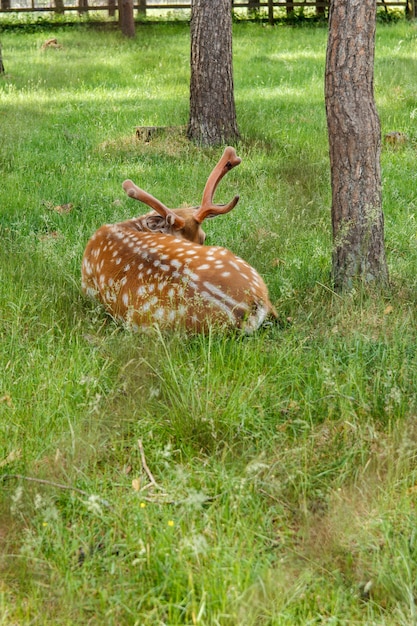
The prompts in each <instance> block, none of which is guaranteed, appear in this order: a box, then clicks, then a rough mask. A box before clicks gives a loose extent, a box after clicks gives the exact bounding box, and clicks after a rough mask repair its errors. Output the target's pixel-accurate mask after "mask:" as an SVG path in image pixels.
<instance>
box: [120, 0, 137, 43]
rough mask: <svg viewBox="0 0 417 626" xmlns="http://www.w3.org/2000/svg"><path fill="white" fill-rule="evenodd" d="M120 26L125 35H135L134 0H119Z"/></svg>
mask: <svg viewBox="0 0 417 626" xmlns="http://www.w3.org/2000/svg"><path fill="white" fill-rule="evenodd" d="M119 26H120V30H121V31H122V33H123V35H125V37H134V36H135V19H134V16H133V0H119Z"/></svg>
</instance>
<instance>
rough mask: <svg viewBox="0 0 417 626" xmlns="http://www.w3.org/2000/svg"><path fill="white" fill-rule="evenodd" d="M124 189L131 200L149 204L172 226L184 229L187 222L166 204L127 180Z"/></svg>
mask: <svg viewBox="0 0 417 626" xmlns="http://www.w3.org/2000/svg"><path fill="white" fill-rule="evenodd" d="M122 187H123V189H124V190H125V192H126V193H127V195H128V196H129V198H134V199H135V200H139V202H143V203H144V204H147V205H148V206H149V207H150V208H151V209H153V210H154V211H156V212H157V213H158V215H160V216H161V217H163V218H164V219H166V220H167V222H168V224H170V225H171V226H175V228H178V229H179V228H184V225H185V220H184V219H183V218H182V217H180V216H179V215H177V214H176V213H175V212H174V211H171V209H168V207H166V206H165V204H163V203H162V202H161V201H160V200H158V199H157V198H155V197H154V196H151V194H150V193H148V192H147V191H144V190H143V189H141V188H140V187H138V186H137V185H135V183H134V182H133V181H132V180H129V179H128V180H125V181H124V183H123V185H122Z"/></svg>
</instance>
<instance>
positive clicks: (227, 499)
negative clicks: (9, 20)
mask: <svg viewBox="0 0 417 626" xmlns="http://www.w3.org/2000/svg"><path fill="white" fill-rule="evenodd" d="M49 36H57V38H58V41H59V43H60V44H61V45H62V49H59V50H54V49H49V50H44V51H42V50H41V46H42V43H43V42H44V41H45V39H46V38H47V37H49ZM326 38H327V33H326V30H325V28H323V27H305V28H289V27H282V26H277V27H276V28H270V27H267V26H263V25H262V24H236V25H235V26H234V70H235V72H234V73H235V96H236V106H237V114H238V123H239V127H240V131H241V134H242V141H241V143H240V145H238V146H236V147H237V151H238V154H239V155H240V156H241V157H242V164H241V165H240V166H239V168H236V169H235V170H233V172H231V173H230V174H229V175H228V177H227V178H225V179H224V180H223V181H222V182H221V185H220V187H219V190H218V192H217V195H216V198H217V199H218V201H219V202H222V201H228V200H229V199H230V198H231V197H232V196H233V195H234V194H235V193H239V194H240V198H241V199H240V203H239V205H238V206H237V208H236V209H235V210H234V211H233V212H231V213H230V214H228V215H226V216H223V217H219V218H218V219H217V220H213V221H210V222H209V223H207V225H206V231H207V233H208V237H207V242H208V243H209V244H219V245H225V246H227V247H229V248H230V249H232V250H233V251H234V252H235V253H236V254H239V255H240V256H242V257H243V258H245V259H246V260H248V261H249V262H250V263H252V264H253V265H254V266H255V267H256V268H257V269H258V270H259V272H260V273H261V274H262V275H263V277H264V278H265V280H266V282H267V284H268V286H269V289H270V294H271V299H272V301H273V302H274V304H275V306H276V308H277V309H278V312H279V315H280V320H281V324H280V325H279V326H278V327H276V328H272V329H269V330H264V331H262V332H260V333H258V334H256V335H255V336H252V337H244V338H242V337H239V336H219V335H217V334H215V333H208V334H207V335H205V336H199V337H186V336H183V335H170V334H161V333H158V332H154V333H152V334H148V335H140V334H137V335H132V334H129V333H127V332H126V331H125V330H124V329H122V328H119V327H117V326H116V325H114V324H113V323H112V322H111V321H110V320H109V319H108V318H107V317H106V315H105V314H104V313H103V311H102V310H101V309H100V307H98V306H95V305H94V303H91V302H89V301H86V300H85V299H84V297H83V296H82V294H81V291H80V262H81V257H82V254H83V250H84V247H85V245H86V242H87V240H88V238H89V237H90V235H91V234H92V233H93V232H94V230H95V229H96V228H98V227H99V226H100V225H101V224H103V223H105V222H112V221H116V220H119V221H120V220H122V219H125V218H128V217H131V216H132V215H134V214H135V212H136V211H138V210H139V206H138V205H137V203H136V204H135V203H134V202H132V201H131V200H130V199H129V198H127V197H125V196H124V194H123V192H122V190H121V182H122V181H123V180H124V179H125V178H127V177H129V178H132V179H133V180H134V181H136V182H138V184H140V185H141V186H142V187H144V188H145V189H147V190H148V191H149V192H150V193H152V194H154V195H156V196H157V197H159V198H160V199H161V200H162V201H163V202H165V203H166V204H167V205H168V206H179V205H181V204H182V203H184V202H186V203H190V204H197V203H198V202H199V200H200V197H201V193H202V190H203V187H204V183H205V180H206V178H207V175H208V173H209V172H210V170H211V168H212V167H213V165H214V163H215V162H216V161H217V159H218V158H219V156H220V153H221V149H214V148H213V149H207V150H201V149H199V148H197V147H195V146H193V145H191V144H189V143H188V142H187V141H186V139H185V138H184V136H183V135H181V133H180V132H178V133H173V134H171V135H170V136H167V137H160V138H156V139H155V140H154V141H152V142H150V143H149V144H142V143H140V142H138V141H137V140H136V139H135V137H134V131H135V126H137V125H168V126H182V125H184V124H186V123H187V116H188V88H189V87H188V85H189V66H188V62H189V32H188V28H187V25H186V24H168V25H158V24H147V25H146V26H143V27H138V32H137V37H136V39H135V40H133V41H130V40H129V41H128V40H124V39H122V37H121V36H120V35H119V34H118V33H116V32H113V33H109V32H98V31H94V30H85V29H82V28H68V29H62V28H60V29H59V30H57V31H56V32H55V31H54V29H53V28H51V29H50V30H48V29H45V28H44V29H43V30H42V31H37V30H34V32H26V33H25V32H23V33H22V32H15V31H12V30H11V31H5V32H4V33H3V34H2V35H1V42H2V47H3V61H4V64H5V67H6V70H7V74H6V75H5V76H3V77H1V78H0V124H1V133H0V176H1V188H0V234H1V244H2V245H1V247H0V301H1V304H0V316H1V317H0V350H1V362H0V471H1V473H2V474H3V475H4V477H3V479H2V481H1V483H0V489H1V490H0V624H1V626H12V625H15V624H19V625H29V624H37V625H38V624H39V625H46V624H60V625H65V626H69V625H72V624H85V623H88V624H91V625H100V626H101V625H103V624H106V626H107V625H110V626H111V625H114V626H116V625H117V626H120V625H122V624H123V625H124V624H127V625H130V624H131V625H134V624H136V625H146V626H148V625H149V626H154V625H155V626H157V625H158V626H161V625H162V624H167V625H169V626H176V625H179V624H187V625H190V624H202V625H203V626H211V625H213V626H218V625H220V626H229V625H230V626H232V625H233V626H238V625H239V626H262V625H264V626H281V625H283V626H286V625H288V626H290V625H291V626H292V625H294V624H300V625H302V626H304V625H305V624H322V623H326V624H337V625H346V626H347V625H349V626H350V625H351V624H366V625H370V624H371V625H374V624H375V625H378V626H379V625H387V626H392V625H401V626H409V625H410V624H415V623H417V606H416V598H417V583H416V580H417V565H416V564H417V540H416V527H417V514H416V505H417V501H416V498H417V469H416V468H417V464H416V449H417V428H416V415H417V347H416V346H417V331H416V304H417V296H416V293H417V278H416V271H415V268H416V267H417V239H416V209H417V174H416V167H415V162H416V145H417V132H416V119H417V109H416V106H417V105H416V87H415V77H416V75H417V53H416V49H417V48H416V42H417V28H416V25H415V24H413V23H411V24H409V23H405V22H398V23H397V24H392V25H381V24H380V25H378V30H377V44H376V65H375V90H376V99H377V105H378V110H379V112H380V117H381V123H382V130H383V134H385V133H387V132H389V131H394V130H395V131H401V132H405V133H406V134H407V135H408V138H409V140H408V143H407V144H406V145H404V146H400V147H398V148H393V147H388V146H385V145H384V148H383V153H382V169H383V197H384V212H385V224H386V249H387V257H388V263H389V269H390V275H391V286H390V289H389V290H387V291H385V292H384V293H379V294H378V293H364V292H361V291H359V290H358V291H356V292H352V293H350V294H345V295H343V296H340V295H337V294H335V293H333V291H332V286H331V283H330V263H331V224H330V185H329V179H330V176H329V163H328V146H327V136H326V119H325V110H324V96H323V75H324V61H325V49H326ZM69 202H70V203H72V205H73V206H72V210H71V211H70V212H68V213H59V212H58V211H57V210H55V207H59V206H60V205H62V204H64V203H69ZM144 461H145V463H147V466H148V467H149V470H150V471H149V473H147V471H146V467H145V466H144ZM151 476H153V478H154V480H155V481H156V485H154V484H152V483H151V480H150V478H151ZM28 479H36V481H39V480H43V481H45V482H43V483H42V482H36V481H34V480H28ZM64 487H71V488H72V489H66V488H64Z"/></svg>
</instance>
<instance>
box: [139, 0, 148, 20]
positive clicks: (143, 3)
mask: <svg viewBox="0 0 417 626" xmlns="http://www.w3.org/2000/svg"><path fill="white" fill-rule="evenodd" d="M138 13H139V15H140V16H141V17H146V0H139V8H138Z"/></svg>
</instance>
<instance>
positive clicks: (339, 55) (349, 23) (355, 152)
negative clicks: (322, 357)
mask: <svg viewBox="0 0 417 626" xmlns="http://www.w3.org/2000/svg"><path fill="white" fill-rule="evenodd" d="M375 23H376V2H375V0H333V1H332V3H331V6H330V13H329V39H328V46H327V58H326V78H325V91H326V113H327V126H328V133H329V146H330V168H331V184H332V225H333V241H334V248H333V280H334V284H335V287H336V288H337V289H344V288H348V289H349V288H351V287H352V285H353V283H354V281H355V279H358V278H359V279H360V280H362V281H363V282H365V283H372V282H374V283H378V284H385V283H387V282H388V269H387V264H386V260H385V248H384V217H383V213H382V195H381V170H380V152H381V129H380V122H379V117H378V113H377V110H376V107H375V101H374V88H373V76H374V48H375Z"/></svg>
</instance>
